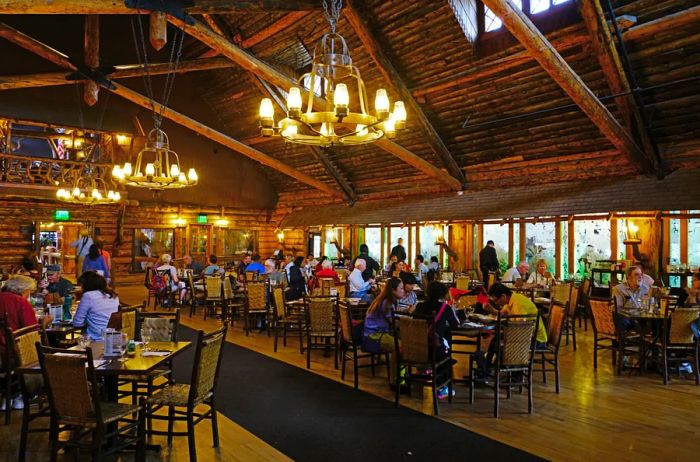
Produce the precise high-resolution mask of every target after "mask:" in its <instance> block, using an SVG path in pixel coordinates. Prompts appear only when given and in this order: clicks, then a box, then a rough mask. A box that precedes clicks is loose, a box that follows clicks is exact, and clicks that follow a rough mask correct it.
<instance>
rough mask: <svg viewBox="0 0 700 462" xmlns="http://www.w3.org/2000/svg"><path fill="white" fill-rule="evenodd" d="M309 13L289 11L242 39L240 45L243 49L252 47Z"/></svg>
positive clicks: (287, 27) (282, 30)
mask: <svg viewBox="0 0 700 462" xmlns="http://www.w3.org/2000/svg"><path fill="white" fill-rule="evenodd" d="M309 14H310V12H309V11H295V12H293V13H289V14H287V15H285V16H283V17H282V18H280V19H279V20H277V21H275V22H274V23H272V24H270V25H269V26H267V27H265V28H263V29H261V30H259V31H258V32H256V33H255V34H253V35H251V36H250V37H248V38H247V39H244V40H242V41H241V43H240V46H241V48H244V49H245V48H250V47H253V46H255V45H257V44H258V43H260V42H262V41H263V40H267V39H268V38H270V37H272V36H273V35H276V34H279V33H280V32H284V31H285V30H287V29H289V28H290V27H291V26H293V25H295V24H296V23H298V22H299V21H301V20H302V19H304V18H305V17H306V16H308V15H309Z"/></svg>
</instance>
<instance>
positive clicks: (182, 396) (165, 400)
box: [148, 383, 212, 406]
mask: <svg viewBox="0 0 700 462" xmlns="http://www.w3.org/2000/svg"><path fill="white" fill-rule="evenodd" d="M211 395H212V394H211V393H208V394H207V395H206V396H203V397H201V398H200V399H198V400H197V401H196V402H195V403H193V404H198V403H200V402H202V401H204V400H205V399H207V398H209V397H210V396H211ZM189 396H190V386H189V385H187V384H185V383H178V384H175V385H169V386H167V387H165V388H164V389H163V390H161V391H160V392H158V393H156V394H155V395H153V396H152V397H150V398H148V403H149V404H154V405H161V406H187V400H188V399H189Z"/></svg>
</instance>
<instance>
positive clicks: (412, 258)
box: [406, 225, 420, 268]
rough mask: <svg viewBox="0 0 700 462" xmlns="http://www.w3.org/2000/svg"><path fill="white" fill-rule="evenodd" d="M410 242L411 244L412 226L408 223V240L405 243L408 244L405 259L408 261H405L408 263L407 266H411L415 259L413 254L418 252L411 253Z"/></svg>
mask: <svg viewBox="0 0 700 462" xmlns="http://www.w3.org/2000/svg"><path fill="white" fill-rule="evenodd" d="M411 244H413V226H411V225H408V242H407V243H406V245H407V246H408V248H407V249H406V259H407V260H408V261H407V262H406V263H408V265H409V267H411V268H413V261H414V260H415V259H416V258H415V256H416V255H418V254H419V253H420V252H418V253H416V255H413V246H412V245H411Z"/></svg>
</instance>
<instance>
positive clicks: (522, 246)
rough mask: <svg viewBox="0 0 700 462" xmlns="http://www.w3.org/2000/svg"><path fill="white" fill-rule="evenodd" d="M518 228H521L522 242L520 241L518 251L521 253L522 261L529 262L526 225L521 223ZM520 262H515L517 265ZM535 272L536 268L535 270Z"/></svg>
mask: <svg viewBox="0 0 700 462" xmlns="http://www.w3.org/2000/svg"><path fill="white" fill-rule="evenodd" d="M518 226H520V236H519V237H520V240H519V241H518V246H519V247H518V249H519V252H520V261H527V249H526V248H525V247H526V244H527V236H526V235H525V229H526V227H525V223H519V224H518ZM518 263H520V262H515V264H516V265H517V264H518ZM533 270H534V268H533Z"/></svg>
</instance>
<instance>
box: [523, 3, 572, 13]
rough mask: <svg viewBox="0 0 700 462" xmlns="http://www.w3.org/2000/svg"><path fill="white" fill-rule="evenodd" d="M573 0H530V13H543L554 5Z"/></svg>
mask: <svg viewBox="0 0 700 462" xmlns="http://www.w3.org/2000/svg"><path fill="white" fill-rule="evenodd" d="M570 1H571V0H530V14H537V13H542V12H543V11H547V10H548V9H550V8H551V7H553V6H556V5H561V4H562V3H568V2H570Z"/></svg>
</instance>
